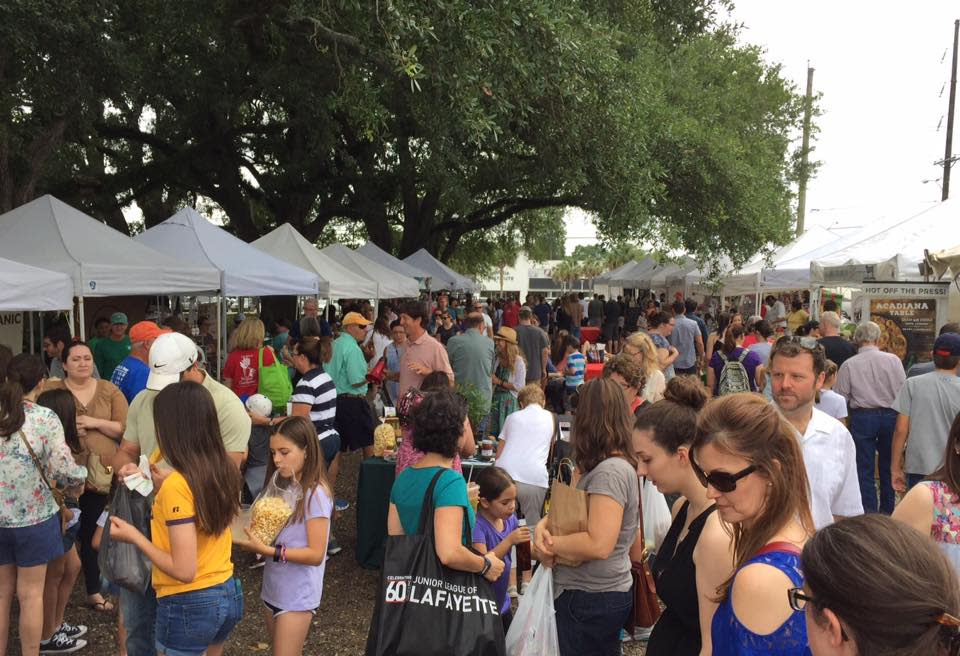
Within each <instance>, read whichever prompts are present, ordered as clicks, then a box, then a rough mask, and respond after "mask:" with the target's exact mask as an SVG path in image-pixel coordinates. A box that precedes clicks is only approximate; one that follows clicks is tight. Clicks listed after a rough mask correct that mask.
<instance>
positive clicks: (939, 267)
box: [927, 246, 960, 278]
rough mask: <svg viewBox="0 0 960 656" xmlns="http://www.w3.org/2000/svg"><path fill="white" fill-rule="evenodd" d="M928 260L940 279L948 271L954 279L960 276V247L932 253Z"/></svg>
mask: <svg viewBox="0 0 960 656" xmlns="http://www.w3.org/2000/svg"><path fill="white" fill-rule="evenodd" d="M927 260H928V261H929V262H930V266H932V267H933V272H934V273H935V274H936V275H937V277H938V278H940V277H942V276H943V274H945V273H947V272H948V271H949V272H950V275H951V276H953V277H954V278H957V277H958V276H960V246H954V247H953V248H946V249H944V250H942V251H937V252H936V253H930V256H929V257H928V258H927Z"/></svg>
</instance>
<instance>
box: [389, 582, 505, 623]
mask: <svg viewBox="0 0 960 656" xmlns="http://www.w3.org/2000/svg"><path fill="white" fill-rule="evenodd" d="M383 600H384V601H385V602H386V603H388V604H420V605H423V606H434V607H435V608H446V609H447V610H452V611H456V612H459V613H486V614H489V615H499V614H500V611H499V609H498V608H497V603H496V602H495V601H491V600H490V599H484V598H482V597H478V596H477V588H476V586H462V585H452V584H449V583H447V582H445V581H441V580H440V579H428V578H424V577H422V576H388V577H387V585H386V592H385V593H384V599H383Z"/></svg>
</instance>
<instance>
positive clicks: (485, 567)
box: [478, 554, 493, 576]
mask: <svg viewBox="0 0 960 656" xmlns="http://www.w3.org/2000/svg"><path fill="white" fill-rule="evenodd" d="M482 558H483V569H481V570H480V571H479V572H478V574H480V576H485V575H486V573H487V572H489V571H490V568H491V567H493V563H491V562H490V559H489V558H487V556H486V554H484V555H483V556H482Z"/></svg>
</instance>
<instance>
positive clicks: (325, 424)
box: [290, 367, 337, 440]
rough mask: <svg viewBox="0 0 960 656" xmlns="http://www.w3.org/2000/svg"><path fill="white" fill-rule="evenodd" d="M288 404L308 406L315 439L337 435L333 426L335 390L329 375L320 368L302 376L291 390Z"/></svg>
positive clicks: (335, 411)
mask: <svg viewBox="0 0 960 656" xmlns="http://www.w3.org/2000/svg"><path fill="white" fill-rule="evenodd" d="M290 402H291V403H306V404H308V405H309V406H310V421H312V422H313V425H314V426H316V427H317V437H319V438H320V439H321V440H322V439H324V438H327V437H330V436H331V435H336V434H337V430H336V429H335V428H334V426H333V420H334V417H336V415H337V388H336V386H335V385H334V384H333V379H332V378H330V374H328V373H327V372H325V371H324V370H323V369H322V368H321V367H317V368H316V369H311V370H310V371H308V372H307V373H305V374H304V375H303V378H301V379H300V381H299V382H298V383H297V387H296V389H294V390H293V396H291V397H290Z"/></svg>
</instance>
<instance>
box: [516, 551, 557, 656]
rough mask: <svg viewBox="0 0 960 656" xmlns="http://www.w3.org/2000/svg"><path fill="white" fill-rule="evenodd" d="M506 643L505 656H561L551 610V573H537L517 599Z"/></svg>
mask: <svg viewBox="0 0 960 656" xmlns="http://www.w3.org/2000/svg"><path fill="white" fill-rule="evenodd" d="M517 576H520V574H519V573H518V574H517ZM506 642H507V656H544V655H545V654H559V653H560V641H559V640H558V639H557V620H556V618H555V617H554V610H553V570H552V569H550V568H549V567H540V568H539V569H537V571H536V573H535V574H534V575H533V579H531V581H530V585H528V586H527V589H526V592H524V593H523V596H522V597H520V606H519V607H518V608H517V614H516V615H514V617H513V622H512V623H511V624H510V630H509V631H508V632H507V638H506Z"/></svg>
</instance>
